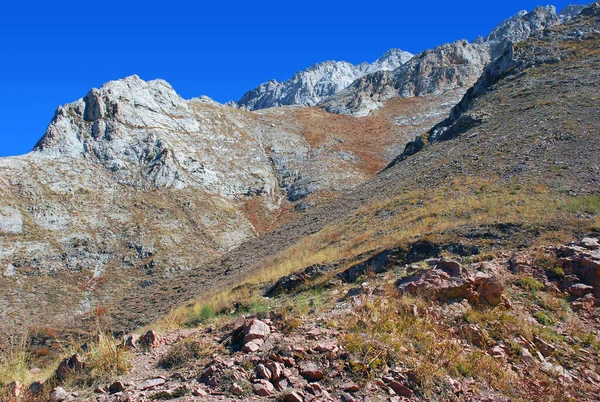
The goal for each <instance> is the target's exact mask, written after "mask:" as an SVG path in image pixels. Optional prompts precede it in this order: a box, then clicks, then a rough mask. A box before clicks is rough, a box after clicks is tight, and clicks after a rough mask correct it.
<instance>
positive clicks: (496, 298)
mask: <svg viewBox="0 0 600 402" xmlns="http://www.w3.org/2000/svg"><path fill="white" fill-rule="evenodd" d="M473 286H474V288H475V292H476V293H478V294H479V297H480V301H484V302H486V303H487V304H489V305H490V306H497V305H498V304H500V302H501V301H502V292H503V291H504V285H503V284H502V282H501V281H500V279H498V278H497V277H495V276H492V275H488V274H485V273H483V272H477V273H476V274H475V276H474V277H473Z"/></svg>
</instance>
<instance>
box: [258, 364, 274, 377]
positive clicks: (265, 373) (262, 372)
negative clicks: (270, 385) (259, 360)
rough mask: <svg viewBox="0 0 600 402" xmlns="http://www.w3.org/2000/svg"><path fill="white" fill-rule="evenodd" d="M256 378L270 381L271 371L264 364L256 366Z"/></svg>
mask: <svg viewBox="0 0 600 402" xmlns="http://www.w3.org/2000/svg"><path fill="white" fill-rule="evenodd" d="M256 376H257V377H258V378H262V379H265V380H270V379H271V371H270V370H269V369H268V368H266V367H265V365H264V364H259V365H258V366H256Z"/></svg>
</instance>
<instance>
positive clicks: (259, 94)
mask: <svg viewBox="0 0 600 402" xmlns="http://www.w3.org/2000/svg"><path fill="white" fill-rule="evenodd" d="M411 57H412V54H410V53H408V52H405V51H402V50H400V49H391V50H388V51H387V52H386V53H385V54H384V55H383V56H381V57H380V58H379V59H377V60H376V61H375V62H373V63H372V64H368V63H361V64H359V65H353V64H350V63H347V62H345V61H340V62H336V61H326V62H323V63H319V64H315V65H314V66H311V67H309V68H307V69H306V70H303V71H300V72H298V73H296V74H295V75H294V76H293V77H292V78H290V79H289V80H287V81H284V82H277V81H275V80H272V81H269V82H266V83H264V84H261V85H259V86H258V87H256V88H254V89H253V90H251V91H248V92H247V93H246V94H244V96H243V97H242V98H241V99H240V100H239V101H238V102H237V106H238V107H240V108H242V109H246V110H258V109H265V108H270V107H274V106H284V105H306V106H314V105H316V104H317V103H319V102H320V101H322V100H323V99H326V98H327V97H329V96H331V95H334V94H336V93H337V92H339V91H341V90H342V89H344V88H346V87H347V86H348V85H350V84H351V83H352V82H353V81H355V80H356V79H357V78H360V77H362V76H363V75H365V74H369V73H373V72H377V71H387V70H394V69H396V68H397V67H399V66H401V65H402V64H404V63H406V62H407V61H408V60H410V58H411Z"/></svg>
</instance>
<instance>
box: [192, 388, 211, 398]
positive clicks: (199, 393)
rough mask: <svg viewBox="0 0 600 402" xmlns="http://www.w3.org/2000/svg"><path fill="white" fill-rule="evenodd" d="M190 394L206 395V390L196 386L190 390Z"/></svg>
mask: <svg viewBox="0 0 600 402" xmlns="http://www.w3.org/2000/svg"><path fill="white" fill-rule="evenodd" d="M192 395H193V396H201V397H206V396H208V392H206V391H205V390H203V389H202V388H196V389H194V390H193V391H192Z"/></svg>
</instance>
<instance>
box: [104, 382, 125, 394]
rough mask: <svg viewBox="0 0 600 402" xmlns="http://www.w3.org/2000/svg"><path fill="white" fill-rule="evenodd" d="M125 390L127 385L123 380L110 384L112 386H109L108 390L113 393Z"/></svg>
mask: <svg viewBox="0 0 600 402" xmlns="http://www.w3.org/2000/svg"><path fill="white" fill-rule="evenodd" d="M123 391H125V385H124V384H123V383H122V382H121V381H115V382H113V383H112V384H110V387H108V392H109V393H111V394H116V393H117V392H123Z"/></svg>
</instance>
